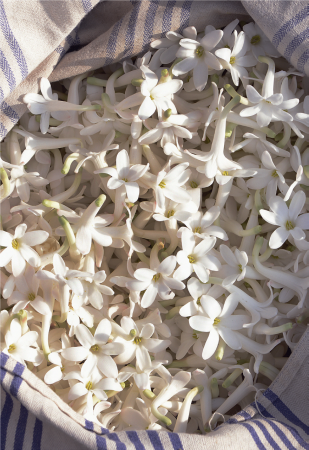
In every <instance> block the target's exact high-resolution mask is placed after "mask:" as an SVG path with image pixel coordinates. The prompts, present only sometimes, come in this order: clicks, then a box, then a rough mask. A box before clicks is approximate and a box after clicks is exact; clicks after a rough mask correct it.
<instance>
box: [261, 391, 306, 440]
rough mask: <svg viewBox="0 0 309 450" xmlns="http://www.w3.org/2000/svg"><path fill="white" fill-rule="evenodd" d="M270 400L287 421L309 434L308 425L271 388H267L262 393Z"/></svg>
mask: <svg viewBox="0 0 309 450" xmlns="http://www.w3.org/2000/svg"><path fill="white" fill-rule="evenodd" d="M263 395H264V396H265V397H266V398H267V399H268V400H270V401H271V402H272V404H273V406H274V407H275V408H276V409H277V410H278V411H279V412H280V413H281V414H282V415H283V416H284V417H286V418H287V419H288V421H289V422H291V423H292V424H294V425H296V426H298V427H299V428H301V429H302V430H303V431H304V432H305V433H306V434H309V426H308V425H306V424H305V423H304V422H302V421H301V420H300V419H299V418H298V417H297V416H295V414H294V413H293V412H292V411H291V410H290V409H289V408H288V407H287V406H286V404H285V403H283V401H282V400H280V398H279V397H278V396H277V395H276V394H275V393H274V392H273V391H272V390H271V389H267V390H266V391H265V392H264V394H263Z"/></svg>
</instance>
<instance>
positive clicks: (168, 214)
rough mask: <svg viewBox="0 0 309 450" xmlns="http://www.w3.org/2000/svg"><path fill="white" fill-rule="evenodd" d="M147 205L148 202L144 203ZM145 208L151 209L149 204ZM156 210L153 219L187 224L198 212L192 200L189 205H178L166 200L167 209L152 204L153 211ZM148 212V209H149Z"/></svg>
mask: <svg viewBox="0 0 309 450" xmlns="http://www.w3.org/2000/svg"><path fill="white" fill-rule="evenodd" d="M144 203H146V202H144ZM145 207H147V208H148V207H150V205H148V204H147V206H146V205H145ZM154 208H155V214H154V215H153V218H154V219H155V220H157V221H158V222H165V221H167V220H168V221H172V220H175V219H176V220H177V221H181V222H185V221H186V220H188V219H189V217H190V216H191V215H192V214H193V213H195V212H197V205H196V204H195V203H194V202H193V201H192V200H191V201H189V202H188V203H176V202H174V201H173V200H165V208H164V209H161V208H159V207H158V206H157V207H156V205H155V204H151V209H150V210H151V211H153V209H154ZM147 211H148V209H147Z"/></svg>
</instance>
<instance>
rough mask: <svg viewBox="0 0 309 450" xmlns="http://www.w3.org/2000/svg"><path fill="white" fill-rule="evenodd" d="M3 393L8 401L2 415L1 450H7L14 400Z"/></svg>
mask: <svg viewBox="0 0 309 450" xmlns="http://www.w3.org/2000/svg"><path fill="white" fill-rule="evenodd" d="M3 393H4V394H5V395H6V399H5V403H4V405H3V409H2V413H1V433H0V434H1V450H5V444H6V435H7V431H8V425H9V421H10V418H11V414H12V411H13V400H12V398H11V396H10V395H9V394H7V393H6V392H5V391H4V390H3V389H2V394H3Z"/></svg>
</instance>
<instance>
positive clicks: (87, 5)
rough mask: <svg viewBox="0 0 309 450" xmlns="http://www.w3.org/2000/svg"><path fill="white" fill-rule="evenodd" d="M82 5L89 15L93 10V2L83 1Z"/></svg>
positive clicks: (89, 0)
mask: <svg viewBox="0 0 309 450" xmlns="http://www.w3.org/2000/svg"><path fill="white" fill-rule="evenodd" d="M82 5H83V8H84V11H85V13H86V14H87V13H89V11H91V9H92V4H91V0H82Z"/></svg>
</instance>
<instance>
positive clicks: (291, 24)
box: [272, 6, 309, 47]
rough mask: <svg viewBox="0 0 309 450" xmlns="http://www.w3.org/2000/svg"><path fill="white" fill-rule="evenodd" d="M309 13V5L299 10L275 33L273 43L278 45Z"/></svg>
mask: <svg viewBox="0 0 309 450" xmlns="http://www.w3.org/2000/svg"><path fill="white" fill-rule="evenodd" d="M308 14H309V6H306V7H305V8H304V9H302V10H301V11H299V12H298V13H297V14H296V16H294V17H292V18H291V19H290V20H288V21H287V22H286V23H285V24H284V25H282V27H281V28H280V29H279V30H278V31H277V32H276V33H275V35H274V37H273V39H272V43H273V45H274V46H275V47H278V45H279V44H280V42H281V41H282V39H283V38H284V37H285V36H286V35H287V34H288V33H289V32H290V31H291V30H293V28H295V27H296V26H297V25H298V24H300V23H301V22H302V21H303V20H304V19H306V17H307V16H308Z"/></svg>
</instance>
